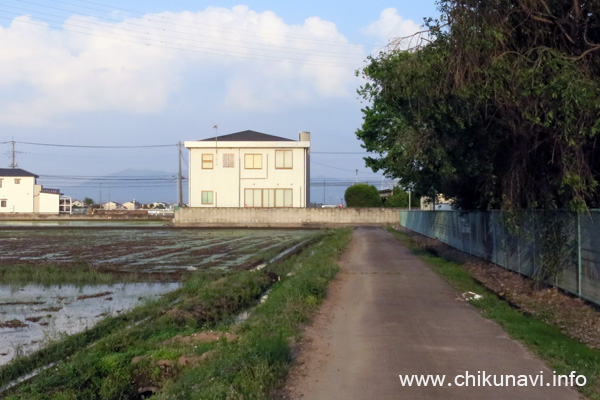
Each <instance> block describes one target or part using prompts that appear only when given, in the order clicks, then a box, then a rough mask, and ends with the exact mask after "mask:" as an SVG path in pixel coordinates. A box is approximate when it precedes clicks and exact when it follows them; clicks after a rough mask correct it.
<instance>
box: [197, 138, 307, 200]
mask: <svg viewBox="0 0 600 400" xmlns="http://www.w3.org/2000/svg"><path fill="white" fill-rule="evenodd" d="M185 147H186V148H188V149H189V151H190V153H189V160H190V162H189V206H190V207H306V206H307V205H308V204H309V199H310V189H309V188H310V133H309V132H300V134H299V140H292V139H287V138H283V137H279V136H273V135H268V134H265V133H260V132H255V131H250V130H247V131H242V132H237V133H232V134H229V135H222V136H217V137H213V138H209V139H203V140H198V141H186V142H185Z"/></svg>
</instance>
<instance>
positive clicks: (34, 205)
mask: <svg viewBox="0 0 600 400" xmlns="http://www.w3.org/2000/svg"><path fill="white" fill-rule="evenodd" d="M37 178H38V176H37V175H35V174H32V173H31V172H28V171H25V170H23V169H20V168H0V213H49V214H58V212H59V198H60V195H61V194H62V193H60V190H58V189H48V188H44V187H43V186H42V185H37V184H36V179H37Z"/></svg>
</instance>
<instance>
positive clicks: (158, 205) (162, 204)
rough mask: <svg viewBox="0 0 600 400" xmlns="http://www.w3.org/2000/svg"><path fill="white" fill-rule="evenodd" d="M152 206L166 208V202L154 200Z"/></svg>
mask: <svg viewBox="0 0 600 400" xmlns="http://www.w3.org/2000/svg"><path fill="white" fill-rule="evenodd" d="M152 208H158V209H161V210H162V209H166V208H167V203H163V202H162V201H155V202H154V203H152Z"/></svg>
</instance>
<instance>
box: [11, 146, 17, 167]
mask: <svg viewBox="0 0 600 400" xmlns="http://www.w3.org/2000/svg"><path fill="white" fill-rule="evenodd" d="M11 143H12V162H11V163H10V167H11V168H17V157H16V154H17V151H16V150H15V144H16V142H15V141H14V140H13V141H11Z"/></svg>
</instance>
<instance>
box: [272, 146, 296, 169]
mask: <svg viewBox="0 0 600 400" xmlns="http://www.w3.org/2000/svg"><path fill="white" fill-rule="evenodd" d="M275 168H277V169H291V168H292V151H291V150H275Z"/></svg>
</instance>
